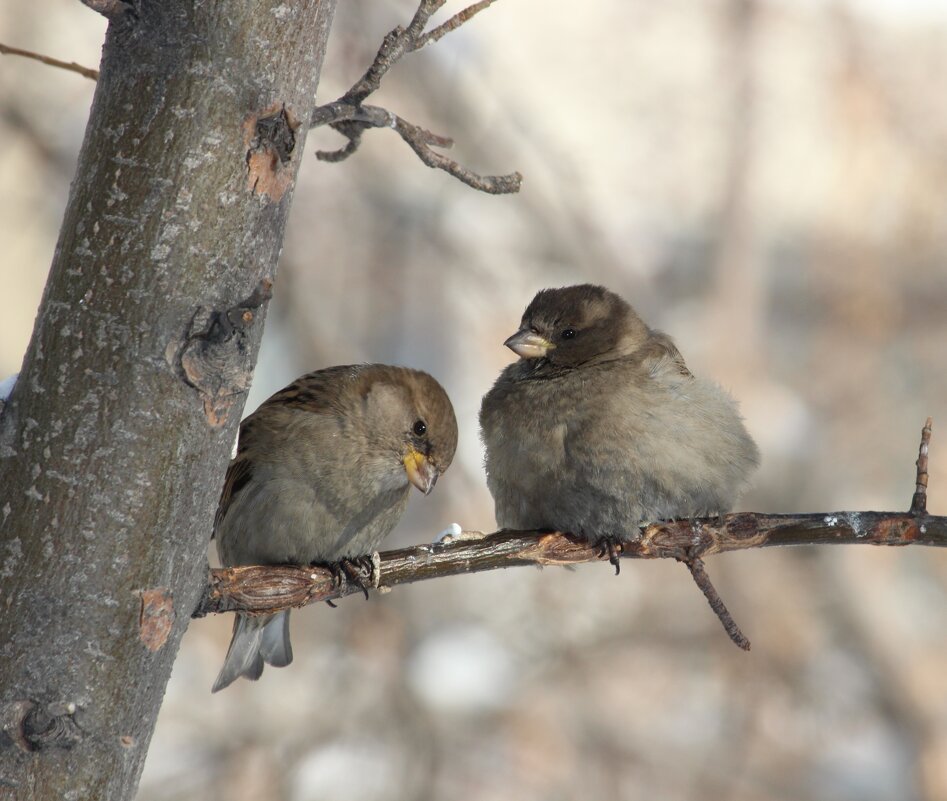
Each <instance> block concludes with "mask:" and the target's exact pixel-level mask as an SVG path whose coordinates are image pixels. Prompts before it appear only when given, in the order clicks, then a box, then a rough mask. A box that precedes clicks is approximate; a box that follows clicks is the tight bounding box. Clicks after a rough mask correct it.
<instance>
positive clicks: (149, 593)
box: [135, 587, 174, 653]
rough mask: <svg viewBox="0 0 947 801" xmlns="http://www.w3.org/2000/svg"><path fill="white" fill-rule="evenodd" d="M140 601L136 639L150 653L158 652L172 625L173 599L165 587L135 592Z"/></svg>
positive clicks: (165, 640)
mask: <svg viewBox="0 0 947 801" xmlns="http://www.w3.org/2000/svg"><path fill="white" fill-rule="evenodd" d="M135 594H136V595H138V597H139V598H140V599H141V611H140V612H139V615H138V638H139V639H140V640H141V641H142V644H143V645H144V646H145V648H147V649H148V650H149V651H151V652H152V653H155V652H156V651H160V650H161V649H162V648H163V647H164V644H165V642H167V640H168V635H169V634H170V633H171V627H172V626H173V625H174V599H173V598H172V596H171V591H170V590H169V589H168V588H167V587H154V588H152V589H150V590H137V591H136V593H135Z"/></svg>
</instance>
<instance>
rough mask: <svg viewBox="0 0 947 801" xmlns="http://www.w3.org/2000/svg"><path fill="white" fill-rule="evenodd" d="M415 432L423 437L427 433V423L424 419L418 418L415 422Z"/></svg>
mask: <svg viewBox="0 0 947 801" xmlns="http://www.w3.org/2000/svg"><path fill="white" fill-rule="evenodd" d="M414 433H415V434H416V435H417V436H419V437H423V436H424V435H425V434H427V423H425V422H424V421H423V420H418V421H417V422H416V423H415V424H414Z"/></svg>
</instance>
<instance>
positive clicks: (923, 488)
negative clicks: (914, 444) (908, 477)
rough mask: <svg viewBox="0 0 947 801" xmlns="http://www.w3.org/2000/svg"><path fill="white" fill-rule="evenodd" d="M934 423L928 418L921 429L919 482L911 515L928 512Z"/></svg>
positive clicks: (918, 456)
mask: <svg viewBox="0 0 947 801" xmlns="http://www.w3.org/2000/svg"><path fill="white" fill-rule="evenodd" d="M933 426H934V421H933V420H932V419H931V418H930V417H928V418H927V422H926V423H924V428H922V429H921V446H920V448H918V453H917V462H915V464H916V465H917V480H916V482H915V490H914V497H913V498H912V499H911V514H915V515H922V514H924V513H925V512H927V451H928V449H929V448H930V445H931V429H932V428H933Z"/></svg>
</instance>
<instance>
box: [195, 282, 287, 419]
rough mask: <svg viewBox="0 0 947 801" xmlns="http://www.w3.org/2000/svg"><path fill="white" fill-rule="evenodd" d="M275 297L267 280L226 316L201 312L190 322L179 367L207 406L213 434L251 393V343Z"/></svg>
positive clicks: (205, 309)
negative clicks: (264, 310) (246, 394)
mask: <svg viewBox="0 0 947 801" xmlns="http://www.w3.org/2000/svg"><path fill="white" fill-rule="evenodd" d="M272 296H273V283H272V282H271V281H270V280H269V279H267V278H264V279H263V280H262V281H261V282H260V283H259V285H258V286H257V288H256V289H254V290H253V292H252V293H251V294H250V296H249V297H248V298H246V299H245V300H242V301H241V302H240V303H238V304H237V305H236V306H233V307H231V308H229V309H225V310H223V311H215V310H212V309H209V308H207V307H204V306H202V307H200V308H199V309H198V310H197V312H196V313H195V315H194V318H193V319H192V321H191V326H190V330H189V332H188V335H187V340H186V343H185V345H184V349H183V350H182V351H181V356H180V367H181V369H182V371H183V373H184V379H185V380H186V381H187V383H188V384H190V385H191V386H192V387H194V388H195V389H196V390H197V391H198V392H199V393H200V394H201V397H202V399H203V401H204V414H205V415H206V417H207V421H208V423H209V424H210V425H211V427H213V428H219V427H220V426H223V425H225V424H226V423H227V419H228V417H229V413H230V409H231V408H232V407H233V404H234V402H235V401H236V399H237V398H238V397H240V396H241V395H242V394H243V393H245V392H246V391H247V390H248V389H249V388H250V381H251V379H252V378H253V358H252V354H251V353H250V349H249V347H248V337H249V335H250V332H251V330H252V328H253V326H255V325H258V324H262V320H261V315H260V313H259V310H260V309H261V308H262V307H263V306H264V305H265V304H266V302H267V301H269V299H270V298H271V297H272Z"/></svg>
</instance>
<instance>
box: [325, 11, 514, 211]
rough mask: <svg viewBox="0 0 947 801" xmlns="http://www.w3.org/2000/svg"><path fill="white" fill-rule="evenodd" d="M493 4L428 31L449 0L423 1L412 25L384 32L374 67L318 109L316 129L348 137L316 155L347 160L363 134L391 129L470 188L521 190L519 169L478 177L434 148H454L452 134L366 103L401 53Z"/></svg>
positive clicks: (500, 191)
mask: <svg viewBox="0 0 947 801" xmlns="http://www.w3.org/2000/svg"><path fill="white" fill-rule="evenodd" d="M494 2H495V0H480V2H478V3H474V4H473V5H471V6H468V7H467V8H465V9H464V10H463V11H460V12H458V13H457V14H455V15H454V16H453V17H451V18H450V19H449V20H447V22H445V23H443V24H441V25H438V26H437V27H436V28H433V29H431V30H430V31H428V32H427V33H424V28H425V26H426V25H427V23H428V21H429V20H430V18H431V15H432V14H434V12H435V11H437V10H438V9H439V8H440V7H441V6H442V5H444V0H421V3H420V5H419V6H418V10H417V11H416V12H415V14H414V17H413V18H412V20H411V22H410V23H409V25H408V27H407V28H402V27H401V26H398V27H397V28H395V29H394V30H392V31H391V32H389V33H388V35H387V36H385V39H384V41H383V42H382V44H381V47H380V48H379V49H378V52H377V53H376V54H375V58H374V60H373V61H372V64H371V66H370V67H369V68H368V70H367V71H366V72H365V74H364V75H363V76H362V77H361V78H359V80H358V81H356V82H355V84H354V85H353V86H352V88H351V89H349V90H348V92H346V93H345V94H344V95H343V96H342V97H340V98H339V99H338V100H336V101H334V102H332V103H327V104H325V105H323V106H319V107H318V108H316V110H315V111H314V112H313V115H312V119H311V122H310V125H311V127H312V128H318V127H320V126H323V125H328V126H330V127H331V128H333V129H334V130H336V131H338V132H339V133H340V134H342V135H343V136H344V137H345V138H346V139H347V140H348V141H347V143H346V145H345V146H344V147H341V148H339V149H337V150H329V151H326V150H320V151H317V153H316V158H318V159H319V160H320V161H329V162H337V161H343V160H345V159H347V158H348V157H349V156H351V155H352V154H353V153H354V152H355V151H356V150H358V146H359V145H360V144H361V140H362V134H363V133H364V132H365V131H366V130H367V129H368V128H391V129H392V130H394V131H396V132H397V133H398V135H399V136H400V137H401V138H402V139H404V141H405V142H407V143H408V145H409V146H410V147H411V149H412V150H413V151H414V152H415V154H416V155H417V156H418V158H419V159H421V161H422V163H424V164H426V165H427V166H428V167H432V168H434V169H438V170H444V171H445V172H447V173H449V174H450V175H453V176H454V177H455V178H457V179H458V180H460V181H462V182H463V183H465V184H467V186H470V187H473V188H474V189H479V190H480V191H482V192H488V193H491V194H508V193H511V192H518V191H519V189H520V185H521V184H522V181H523V176H522V175H520V173H518V172H514V173H510V174H508V175H479V174H478V173H475V172H473V171H471V170H468V169H467V168H466V167H463V166H461V165H460V164H458V163H457V162H456V161H455V160H454V159H451V158H448V157H447V156H445V155H443V154H441V153H436V152H435V151H433V150H432V149H431V148H432V147H441V148H446V147H450V146H451V145H452V144H453V140H451V139H450V138H448V137H445V136H438V135H437V134H434V133H431V132H430V131H428V130H426V129H424V128H421V127H420V126H417V125H414V124H413V123H410V122H408V121H407V120H405V119H403V118H402V117H399V116H398V115H397V114H393V113H392V112H390V111H388V110H386V109H383V108H380V107H379V106H369V105H365V100H366V99H367V98H368V96H369V95H371V94H372V93H373V92H375V91H376V90H377V89H378V88H379V87H380V86H381V80H382V78H383V77H384V76H385V74H386V73H387V72H388V70H390V69H391V67H392V66H393V65H394V64H395V63H396V62H397V61H398V60H399V59H400V58H401V57H402V56H404V55H405V54H406V53H412V52H414V51H415V50H419V49H421V48H422V47H424V46H425V45H428V44H430V43H431V42H436V41H437V40H438V39H440V38H441V37H443V36H445V35H446V34H448V33H450V32H451V31H453V30H456V29H457V28H459V27H460V26H461V25H463V24H464V23H465V22H466V21H467V20H469V19H470V18H471V17H473V16H474V15H475V14H477V13H478V12H480V11H482V10H483V9H485V8H487V7H488V6H490V5H492V4H493V3H494Z"/></svg>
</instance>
